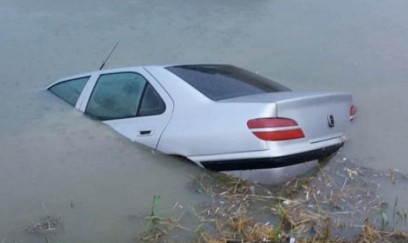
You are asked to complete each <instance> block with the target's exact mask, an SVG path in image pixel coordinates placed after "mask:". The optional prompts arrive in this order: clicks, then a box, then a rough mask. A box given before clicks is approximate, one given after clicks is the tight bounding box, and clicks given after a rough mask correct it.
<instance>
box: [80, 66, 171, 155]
mask: <svg viewBox="0 0 408 243" xmlns="http://www.w3.org/2000/svg"><path fill="white" fill-rule="evenodd" d="M80 110H82V111H83V112H84V113H85V114H87V115H88V116H90V117H92V118H94V119H97V120H101V121H102V122H103V123H105V124H107V125H108V126H110V127H112V128H113V129H114V130H116V131H117V132H118V133H120V134H122V135H123V136H125V137H127V138H129V139H130V140H132V141H135V142H138V143H141V144H144V145H146V146H148V147H150V148H153V149H156V147H157V144H158V142H159V139H160V136H161V134H162V133H163V131H164V129H165V127H166V125H167V123H168V122H169V120H170V118H171V115H172V112H173V102H172V100H171V98H170V96H169V95H168V94H167V93H166V91H165V90H164V89H163V88H162V87H161V85H160V84H159V83H158V82H157V81H156V80H155V79H154V78H153V77H152V76H150V74H149V73H147V72H146V71H145V70H143V69H142V68H133V69H126V70H122V71H118V70H116V71H115V72H102V73H100V74H99V75H98V77H97V78H96V79H95V81H94V84H93V86H92V89H91V90H90V91H89V93H88V94H87V98H85V99H84V102H83V104H82V105H81V107H80Z"/></svg>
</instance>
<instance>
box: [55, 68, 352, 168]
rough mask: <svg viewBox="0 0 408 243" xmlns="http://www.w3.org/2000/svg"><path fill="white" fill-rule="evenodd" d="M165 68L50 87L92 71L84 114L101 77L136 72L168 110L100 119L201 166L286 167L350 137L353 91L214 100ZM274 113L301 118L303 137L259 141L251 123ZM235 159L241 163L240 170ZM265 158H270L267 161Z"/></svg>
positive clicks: (80, 105) (132, 137)
mask: <svg viewBox="0 0 408 243" xmlns="http://www.w3.org/2000/svg"><path fill="white" fill-rule="evenodd" d="M166 67H169V66H144V67H126V68H117V69H110V70H101V71H95V72H91V73H85V74H81V75H75V76H71V77H68V78H65V79H60V80H58V81H56V82H54V83H52V84H51V85H50V86H48V87H47V89H49V88H50V87H52V86H53V85H55V84H57V83H60V82H64V81H66V80H70V79H73V78H79V77H85V76H90V78H89V80H88V81H87V83H86V85H85V87H84V88H83V90H82V92H81V94H80V96H79V98H78V101H77V103H76V105H75V108H77V109H78V110H80V111H81V112H84V113H85V114H86V107H87V104H88V102H89V99H90V97H91V95H92V90H93V89H94V87H95V86H96V84H97V82H98V78H99V77H100V75H103V74H114V73H121V72H136V73H138V74H140V75H142V76H143V77H144V78H145V79H146V80H147V81H148V82H149V84H150V85H151V86H152V87H153V88H154V89H155V91H156V92H157V93H158V94H159V95H160V97H161V98H162V100H163V101H164V103H165V105H166V109H165V111H164V112H163V113H162V114H159V115H151V116H139V117H131V118H123V119H112V120H104V121H102V122H103V123H105V124H106V125H108V126H110V127H111V128H113V129H114V130H116V131H117V132H118V133H120V134H122V135H123V136H125V137H127V138H129V139H130V140H131V141H134V142H138V143H141V144H143V145H145V146H148V147H150V148H152V149H156V150H158V151H160V152H163V153H166V154H172V155H178V156H183V157H186V158H189V159H190V160H191V161H193V162H195V163H196V164H197V165H199V166H202V167H206V166H207V167H208V168H210V169H215V170H219V169H220V168H221V169H225V170H231V169H234V168H237V169H251V166H250V165H251V164H253V165H254V167H253V168H252V169H256V168H261V167H265V168H272V167H276V166H277V165H282V163H281V162H282V161H287V162H288V164H293V163H300V162H306V161H302V160H304V159H308V160H309V159H318V156H323V155H326V154H327V153H329V152H330V153H332V152H333V151H334V150H337V149H338V148H339V147H340V146H341V145H342V144H343V143H344V141H345V140H346V136H345V132H346V130H347V127H348V126H349V124H350V121H349V115H350V114H349V109H350V106H351V104H352V97H351V95H350V94H348V93H334V92H331V93H328V92H293V91H286V90H288V89H286V90H285V91H282V92H274V93H264V94H256V95H246V96H240V97H235V98H228V99H222V100H219V101H214V100H211V99H209V98H208V97H206V95H204V94H203V93H201V92H199V91H198V90H196V89H195V88H193V87H192V86H191V85H190V84H188V83H187V82H185V81H184V80H182V79H181V78H180V77H178V76H177V75H175V74H173V73H172V72H170V71H168V70H166ZM270 117H283V118H290V119H293V120H295V121H296V122H297V124H298V125H299V127H300V128H301V129H302V130H303V132H304V135H305V136H304V137H303V138H298V139H292V140H287V141H265V140H261V139H259V138H258V137H257V136H255V135H254V133H253V131H251V129H249V127H248V125H247V123H248V121H249V120H252V119H258V118H270ZM331 122H334V124H331ZM332 125H333V126H332ZM315 157H316V158H315ZM234 160H236V161H237V163H236V165H237V166H235V167H234V162H233V161H234ZM238 161H240V162H239V163H238ZM251 161H255V162H251ZM260 161H265V163H264V165H262V162H260ZM274 161H275V162H276V164H275V166H274V164H273V163H275V162H274ZM284 164H285V163H283V165H284Z"/></svg>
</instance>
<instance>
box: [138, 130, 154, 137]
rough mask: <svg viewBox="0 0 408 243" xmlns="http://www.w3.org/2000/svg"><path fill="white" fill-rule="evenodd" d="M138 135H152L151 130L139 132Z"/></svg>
mask: <svg viewBox="0 0 408 243" xmlns="http://www.w3.org/2000/svg"><path fill="white" fill-rule="evenodd" d="M139 134H140V135H141V136H147V135H151V134H152V130H142V131H139Z"/></svg>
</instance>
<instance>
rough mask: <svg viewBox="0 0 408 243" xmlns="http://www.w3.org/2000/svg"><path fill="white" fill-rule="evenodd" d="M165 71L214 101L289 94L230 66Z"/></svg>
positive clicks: (196, 66) (191, 67) (279, 87)
mask: <svg viewBox="0 0 408 243" xmlns="http://www.w3.org/2000/svg"><path fill="white" fill-rule="evenodd" d="M166 69H167V70H169V71H170V72H172V73H173V74H175V75H177V76H178V77H180V78H181V79H183V80H184V81H185V82H187V83H189V84H190V85H191V86H193V87H194V88H195V89H197V90H198V91H200V92H201V93H202V94H204V95H205V96H207V97H208V98H210V99H212V100H215V101H217V100H223V99H228V98H235V97H240V96H245V95H253V94H262V93H271V92H279V91H289V89H288V88H287V87H285V86H283V85H280V84H278V83H275V82H273V81H271V80H269V79H267V78H265V77H262V76H260V75H258V74H255V73H252V72H249V71H247V70H244V69H242V68H237V67H234V66H230V65H182V66H172V67H167V68H166Z"/></svg>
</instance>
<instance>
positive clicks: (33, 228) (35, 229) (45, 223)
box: [25, 216, 62, 234]
mask: <svg viewBox="0 0 408 243" xmlns="http://www.w3.org/2000/svg"><path fill="white" fill-rule="evenodd" d="M61 226H62V216H59V217H51V216H47V217H45V218H44V219H42V220H41V221H40V222H38V223H35V224H31V225H28V226H27V227H26V228H25V230H26V231H27V232H29V233H35V234H47V233H51V232H54V231H57V230H58V229H59V228H61Z"/></svg>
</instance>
